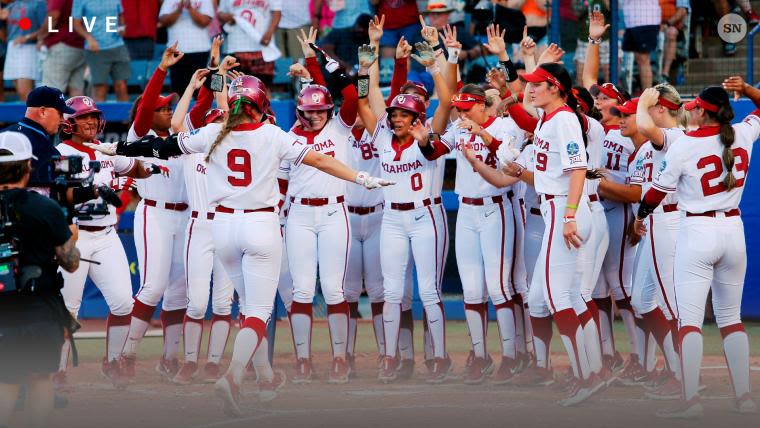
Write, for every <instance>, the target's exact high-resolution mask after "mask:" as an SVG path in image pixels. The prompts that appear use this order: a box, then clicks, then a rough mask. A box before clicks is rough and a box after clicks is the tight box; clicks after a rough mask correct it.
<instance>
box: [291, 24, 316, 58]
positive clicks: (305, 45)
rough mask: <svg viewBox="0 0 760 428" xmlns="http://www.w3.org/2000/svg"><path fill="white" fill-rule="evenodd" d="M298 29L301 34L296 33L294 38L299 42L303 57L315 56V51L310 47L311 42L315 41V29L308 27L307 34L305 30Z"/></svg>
mask: <svg viewBox="0 0 760 428" xmlns="http://www.w3.org/2000/svg"><path fill="white" fill-rule="evenodd" d="M300 31H301V35H300V36H298V35H296V38H297V39H298V42H299V43H301V50H302V51H303V56H304V58H311V57H315V56H317V53H316V52H314V49H312V48H311V45H312V44H315V43H317V29H316V28H315V27H311V28H309V34H306V32H304V31H303V28H302V29H301V30H300Z"/></svg>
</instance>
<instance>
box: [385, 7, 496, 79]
mask: <svg viewBox="0 0 760 428" xmlns="http://www.w3.org/2000/svg"><path fill="white" fill-rule="evenodd" d="M452 3H453V2H452V1H451V0H443V1H442V0H438V1H430V2H428V5H427V8H426V9H425V10H423V11H422V16H424V17H425V20H426V22H427V25H429V26H431V27H434V28H435V29H437V30H438V34H443V29H444V28H446V25H447V24H451V26H452V27H456V30H457V41H459V43H461V44H462V49H461V50H460V52H459V61H465V60H470V59H475V58H478V57H480V56H481V55H482V50H481V49H480V43H478V41H477V40H476V39H475V37H473V36H472V34H470V32H469V31H467V29H466V28H465V26H464V22H456V23H454V22H452V16H454V14H455V13H457V11H456V9H455V8H454V7H453V6H452ZM386 19H387V18H386ZM444 52H446V50H445V49H444ZM412 69H416V70H420V71H421V70H424V68H421V66H420V65H419V63H417V62H416V61H415V62H413V63H412ZM428 80H429V79H428ZM430 83H431V86H430V87H431V88H432V81H430Z"/></svg>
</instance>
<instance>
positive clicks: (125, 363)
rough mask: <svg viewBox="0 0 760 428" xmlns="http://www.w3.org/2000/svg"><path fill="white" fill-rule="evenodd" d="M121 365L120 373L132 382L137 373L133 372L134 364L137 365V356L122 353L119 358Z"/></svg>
mask: <svg viewBox="0 0 760 428" xmlns="http://www.w3.org/2000/svg"><path fill="white" fill-rule="evenodd" d="M119 363H120V365H121V374H122V375H123V376H124V378H125V379H127V381H128V382H130V383H131V382H134V381H135V377H137V374H136V373H135V366H136V365H137V357H136V356H134V355H122V357H121V359H120V360H119Z"/></svg>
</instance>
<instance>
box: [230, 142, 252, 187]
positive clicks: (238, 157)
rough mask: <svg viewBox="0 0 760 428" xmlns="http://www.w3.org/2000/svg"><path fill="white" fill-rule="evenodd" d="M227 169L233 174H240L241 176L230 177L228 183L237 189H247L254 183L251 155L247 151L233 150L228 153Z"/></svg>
mask: <svg viewBox="0 0 760 428" xmlns="http://www.w3.org/2000/svg"><path fill="white" fill-rule="evenodd" d="M227 167H228V168H229V169H230V171H232V172H238V173H240V174H242V176H240V175H228V176H227V182H229V183H230V184H231V185H233V186H235V187H246V186H248V185H250V184H251V181H253V173H252V172H251V154H250V153H248V152H247V151H246V150H242V149H233V150H230V151H229V152H228V153H227Z"/></svg>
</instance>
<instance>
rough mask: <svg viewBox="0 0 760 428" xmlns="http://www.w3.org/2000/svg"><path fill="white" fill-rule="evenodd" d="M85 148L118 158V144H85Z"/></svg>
mask: <svg viewBox="0 0 760 428" xmlns="http://www.w3.org/2000/svg"><path fill="white" fill-rule="evenodd" d="M84 145H85V146H87V147H89V148H91V149H93V150H97V151H99V152H100V153H103V154H105V155H108V156H116V146H117V145H118V143H100V144H93V143H84Z"/></svg>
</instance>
